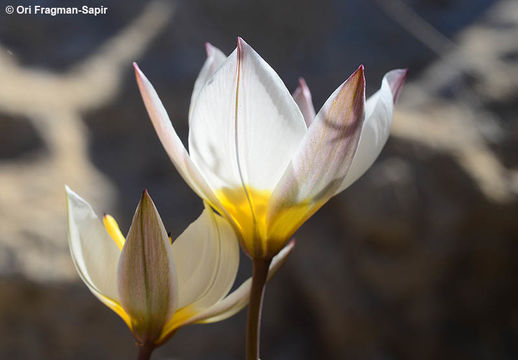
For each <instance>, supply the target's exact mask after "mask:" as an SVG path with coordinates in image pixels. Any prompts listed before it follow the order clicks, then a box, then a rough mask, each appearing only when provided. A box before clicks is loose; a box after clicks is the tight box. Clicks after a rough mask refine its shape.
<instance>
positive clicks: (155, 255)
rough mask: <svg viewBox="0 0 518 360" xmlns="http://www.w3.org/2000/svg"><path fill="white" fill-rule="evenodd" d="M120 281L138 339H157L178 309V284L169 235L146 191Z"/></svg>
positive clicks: (121, 263)
mask: <svg viewBox="0 0 518 360" xmlns="http://www.w3.org/2000/svg"><path fill="white" fill-rule="evenodd" d="M118 285H119V296H120V302H121V305H122V307H123V308H124V310H125V311H126V312H127V313H128V314H129V315H130V317H131V323H132V331H133V335H134V336H135V338H136V340H137V341H138V342H140V343H149V342H154V341H156V340H157V339H158V337H159V336H160V333H161V331H162V328H163V327H164V325H165V324H166V323H167V321H168V320H169V319H170V318H171V317H172V316H173V314H174V312H175V310H176V304H177V289H178V287H177V279H176V270H175V266H174V261H173V253H172V251H171V245H170V242H169V237H168V236H167V233H166V231H165V228H164V225H163V224H162V220H161V219H160V215H159V214H158V212H157V210H156V208H155V205H154V204H153V201H152V200H151V198H150V197H149V195H148V193H147V192H146V191H145V192H144V193H143V195H142V199H141V201H140V203H139V205H138V207H137V210H136V212H135V216H134V217H133V222H132V224H131V227H130V230H129V232H128V236H127V237H126V243H125V244H124V248H123V249H122V253H121V257H120V261H119V284H118Z"/></svg>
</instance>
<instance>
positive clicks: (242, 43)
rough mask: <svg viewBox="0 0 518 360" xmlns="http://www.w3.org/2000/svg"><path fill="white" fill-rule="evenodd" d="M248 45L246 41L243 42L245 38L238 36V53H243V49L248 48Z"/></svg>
mask: <svg viewBox="0 0 518 360" xmlns="http://www.w3.org/2000/svg"><path fill="white" fill-rule="evenodd" d="M247 45H248V44H247V43H246V41H245V40H243V38H242V37H241V36H238V37H237V50H238V52H242V51H243V48H244V47H245V46H247Z"/></svg>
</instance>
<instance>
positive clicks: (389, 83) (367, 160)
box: [336, 70, 407, 193]
mask: <svg viewBox="0 0 518 360" xmlns="http://www.w3.org/2000/svg"><path fill="white" fill-rule="evenodd" d="M406 75H407V70H392V71H390V72H388V73H387V74H386V75H385V76H384V77H383V81H382V83H381V88H380V89H379V90H378V91H377V92H376V93H375V94H374V95H372V96H371V97H370V98H369V99H368V100H367V102H366V104H365V120H364V122H363V128H362V133H361V136H360V141H359V143H358V149H357V150H356V154H355V155H354V159H353V161H352V163H351V167H350V168H349V172H348V173H347V175H346V176H345V179H344V181H343V182H342V184H341V185H340V187H339V188H338V190H337V191H336V193H339V192H341V191H343V190H344V189H346V188H347V187H349V186H350V185H351V184H352V183H354V182H355V181H356V180H358V178H360V177H361V176H362V175H363V174H364V173H365V172H366V171H367V170H368V169H369V168H370V167H371V165H372V164H373V163H374V161H375V160H376V158H377V157H378V156H379V154H380V153H381V150H382V149H383V147H384V146H385V143H386V142H387V139H388V137H389V134H390V126H391V125H392V113H393V108H394V104H395V103H396V101H397V98H398V96H399V93H400V92H401V89H402V87H403V84H404V83H405V79H406Z"/></svg>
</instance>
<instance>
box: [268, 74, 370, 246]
mask: <svg viewBox="0 0 518 360" xmlns="http://www.w3.org/2000/svg"><path fill="white" fill-rule="evenodd" d="M364 103H365V78H364V73H363V66H360V67H359V69H358V70H356V71H355V72H354V73H353V74H352V75H351V76H350V77H349V79H347V80H346V81H345V82H344V83H343V84H342V85H340V87H338V89H336V90H335V92H333V94H332V95H331V96H330V97H329V99H328V100H327V101H326V102H325V104H324V106H323V107H322V109H321V110H320V111H319V112H318V114H317V116H316V117H315V120H314V122H313V123H312V124H311V127H310V128H309V129H308V132H307V134H306V137H305V138H304V139H303V142H302V144H301V146H300V148H299V150H298V151H297V153H296V155H295V156H294V158H293V159H292V161H291V163H290V165H289V167H288V169H287V171H286V172H285V174H284V176H283V177H282V179H281V181H280V182H279V184H278V185H277V187H276V188H275V190H274V192H273V194H272V198H271V200H270V204H269V205H268V213H267V224H268V233H269V236H268V238H275V239H279V240H282V239H283V238H284V240H286V239H288V238H289V237H291V235H292V233H293V231H295V230H296V229H297V228H298V226H300V225H301V224H302V222H304V221H305V220H306V219H307V218H308V217H309V216H311V214H313V213H314V211H316V210H317V209H318V208H319V207H320V206H322V205H323V203H325V202H326V201H327V200H328V199H329V198H330V197H331V196H332V195H333V194H334V193H335V191H336V189H337V188H338V186H340V184H341V183H342V181H343V179H344V177H345V175H346V174H347V170H348V169H349V166H350V164H351V161H352V159H353V156H354V153H355V151H356V147H357V144H358V140H359V138H360V130H361V127H362V122H363V118H364ZM298 208H299V209H300V211H299V210H296V209H298ZM294 216H298V217H299V218H300V219H298V220H297V221H295V219H294ZM287 217H289V218H290V219H291V220H290V221H289V222H288V221H287ZM282 245H283V244H282V242H280V243H278V244H277V246H276V247H277V249H280V248H282ZM272 250H273V251H274V253H275V249H272Z"/></svg>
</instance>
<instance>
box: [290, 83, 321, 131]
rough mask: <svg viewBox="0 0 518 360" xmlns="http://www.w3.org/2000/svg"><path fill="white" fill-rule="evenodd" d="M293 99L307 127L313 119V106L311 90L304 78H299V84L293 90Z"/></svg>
mask: <svg viewBox="0 0 518 360" xmlns="http://www.w3.org/2000/svg"><path fill="white" fill-rule="evenodd" d="M293 99H294V100H295V102H296V103H297V105H298V106H299V109H300V112H302V115H303V116H304V121H305V122H306V126H307V127H309V125H311V123H312V122H313V119H315V115H316V113H315V108H314V107H313V101H312V100H311V92H310V91H309V87H308V85H307V84H306V81H305V80H304V78H299V86H298V87H297V88H296V89H295V91H294V92H293Z"/></svg>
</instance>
